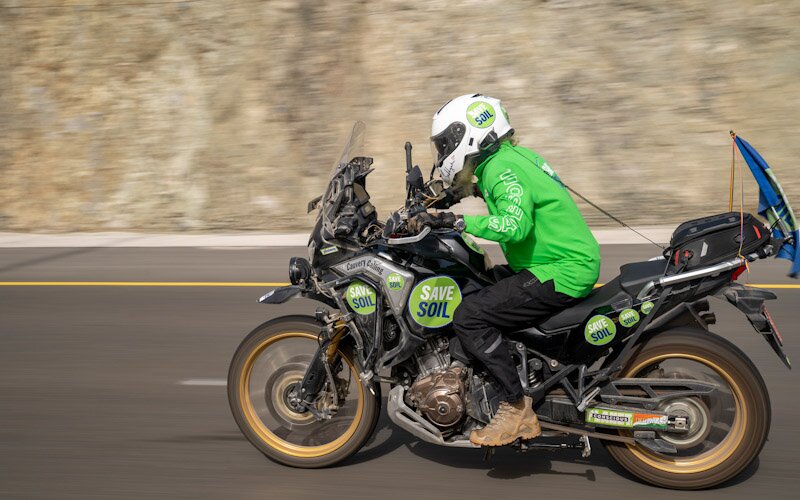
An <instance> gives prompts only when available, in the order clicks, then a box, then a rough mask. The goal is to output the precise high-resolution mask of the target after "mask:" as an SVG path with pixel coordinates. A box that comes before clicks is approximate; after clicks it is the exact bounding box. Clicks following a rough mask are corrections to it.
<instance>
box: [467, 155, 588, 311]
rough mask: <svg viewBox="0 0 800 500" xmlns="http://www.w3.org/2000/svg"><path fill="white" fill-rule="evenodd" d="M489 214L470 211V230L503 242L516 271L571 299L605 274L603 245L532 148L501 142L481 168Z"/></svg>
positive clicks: (479, 173)
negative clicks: (525, 271) (525, 272)
mask: <svg viewBox="0 0 800 500" xmlns="http://www.w3.org/2000/svg"><path fill="white" fill-rule="evenodd" d="M475 175H476V176H477V177H478V188H479V189H480V190H481V193H483V199H484V200H485V201H486V205H487V206H488V208H489V214H490V215H488V216H486V215H465V216H464V221H465V222H466V229H465V231H466V232H467V233H470V234H473V235H475V236H478V237H480V238H485V239H487V240H492V241H497V242H499V243H500V246H501V247H502V249H503V253H504V254H505V256H506V260H508V264H509V265H510V266H511V268H512V269H513V270H514V271H515V272H519V271H521V270H523V269H528V270H529V271H530V272H531V273H533V275H534V276H536V277H537V278H538V279H539V281H541V282H542V283H544V282H546V281H549V280H551V279H552V280H554V281H555V289H556V291H558V292H561V293H565V294H567V295H569V296H571V297H583V296H586V295H587V294H588V293H589V292H590V291H591V290H592V287H593V286H594V284H595V283H596V282H597V278H598V276H599V273H600V247H599V245H598V244H597V241H596V240H595V239H594V236H593V235H592V233H591V231H589V227H588V226H587V225H586V222H585V221H584V220H583V217H582V216H581V213H580V211H579V210H578V207H577V206H576V205H575V202H574V201H573V200H572V198H571V197H570V196H569V193H568V192H567V190H566V188H564V185H563V184H562V183H561V180H560V179H559V178H558V176H557V175H556V173H555V172H553V169H552V168H550V166H549V165H548V164H547V162H545V161H544V159H543V158H542V157H541V156H539V155H538V154H536V153H534V152H533V151H531V150H530V149H527V148H523V147H520V146H513V145H511V144H510V143H508V142H504V143H502V144H501V146H500V148H499V149H498V150H497V152H496V153H494V154H493V155H492V156H490V157H489V158H487V159H486V160H485V161H484V162H483V163H481V164H480V165H478V168H476V169H475Z"/></svg>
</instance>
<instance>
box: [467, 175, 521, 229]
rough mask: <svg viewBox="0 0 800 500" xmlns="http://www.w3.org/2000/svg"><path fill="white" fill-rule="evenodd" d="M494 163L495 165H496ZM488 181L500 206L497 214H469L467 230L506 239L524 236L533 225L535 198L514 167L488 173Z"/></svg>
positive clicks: (486, 184) (497, 205)
mask: <svg viewBox="0 0 800 500" xmlns="http://www.w3.org/2000/svg"><path fill="white" fill-rule="evenodd" d="M492 167H494V166H492ZM484 174H485V175H484V185H485V186H486V187H487V188H488V190H489V191H490V193H491V197H492V198H493V199H494V201H495V206H496V207H497V214H496V215H488V216H487V215H465V216H464V222H466V229H464V231H465V232H467V233H470V234H472V235H475V236H477V237H479V238H485V239H487V240H491V241H499V242H502V243H517V242H520V241H522V240H524V239H525V238H526V237H527V236H528V234H529V233H530V232H531V230H532V229H533V199H532V197H531V196H530V193H526V192H525V190H524V188H523V186H522V184H521V183H520V182H518V181H517V176H516V175H515V174H514V172H513V170H511V169H510V168H504V167H497V168H492V170H491V171H488V172H485V173H484Z"/></svg>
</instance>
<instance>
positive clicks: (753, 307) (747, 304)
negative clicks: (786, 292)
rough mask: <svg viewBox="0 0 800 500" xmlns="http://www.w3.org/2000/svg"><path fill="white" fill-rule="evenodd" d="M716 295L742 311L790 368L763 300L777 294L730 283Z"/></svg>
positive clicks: (774, 296) (771, 298) (779, 337)
mask: <svg viewBox="0 0 800 500" xmlns="http://www.w3.org/2000/svg"><path fill="white" fill-rule="evenodd" d="M717 295H718V296H719V297H724V298H725V299H726V300H727V301H728V302H730V303H731V304H733V306H734V307H736V309H739V310H740V311H742V312H743V313H744V315H745V316H746V317H747V319H748V321H750V324H751V325H753V328H754V329H755V330H756V332H757V333H760V334H761V336H762V337H764V340H766V341H767V343H768V344H769V346H770V347H772V350H773V351H775V354H777V355H778V357H779V358H780V359H781V361H783V364H785V365H786V367H787V368H789V369H790V370H791V369H792V363H791V361H789V358H788V357H787V356H786V353H785V352H783V339H781V336H780V334H779V333H778V329H777V328H776V327H775V323H774V322H773V321H772V317H771V316H770V314H769V311H767V307H766V305H764V302H765V301H767V300H774V299H776V298H778V296H777V295H775V294H774V293H772V292H770V291H767V290H761V289H758V288H751V287H749V286H744V285H741V284H739V283H731V284H730V285H728V286H726V287H725V288H723V289H722V290H720V291H719V292H717Z"/></svg>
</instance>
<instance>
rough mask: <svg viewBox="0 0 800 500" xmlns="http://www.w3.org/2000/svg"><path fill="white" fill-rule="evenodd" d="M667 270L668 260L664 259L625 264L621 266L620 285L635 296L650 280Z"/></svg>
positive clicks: (660, 275) (662, 274)
mask: <svg viewBox="0 0 800 500" xmlns="http://www.w3.org/2000/svg"><path fill="white" fill-rule="evenodd" d="M666 270H667V262H666V261H665V260H663V259H659V260H646V261H644V262H631V263H630V264H624V265H623V266H622V267H620V268H619V278H620V285H621V286H622V289H623V290H625V291H626V292H628V293H629V294H631V296H633V297H635V296H636V294H638V293H639V291H640V290H641V289H642V288H643V287H644V286H645V285H646V284H647V283H648V282H650V281H653V280H656V279H658V278H660V277H662V276H664V273H665V271H666Z"/></svg>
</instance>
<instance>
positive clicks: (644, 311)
mask: <svg viewBox="0 0 800 500" xmlns="http://www.w3.org/2000/svg"><path fill="white" fill-rule="evenodd" d="M654 306H655V304H653V303H652V302H650V301H649V300H648V301H647V302H645V303H644V304H642V307H641V308H640V310H641V311H642V314H650V311H652V310H653V307H654Z"/></svg>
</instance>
